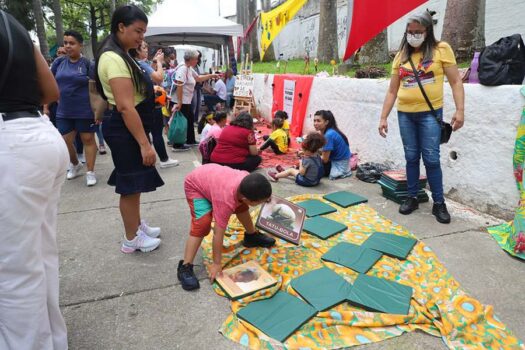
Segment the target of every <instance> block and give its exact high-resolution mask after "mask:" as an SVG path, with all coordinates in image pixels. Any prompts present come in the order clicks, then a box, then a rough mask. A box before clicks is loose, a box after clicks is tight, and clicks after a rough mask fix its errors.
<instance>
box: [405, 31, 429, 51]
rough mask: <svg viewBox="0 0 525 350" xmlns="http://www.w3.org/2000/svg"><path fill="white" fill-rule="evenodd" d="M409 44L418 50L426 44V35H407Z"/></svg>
mask: <svg viewBox="0 0 525 350" xmlns="http://www.w3.org/2000/svg"><path fill="white" fill-rule="evenodd" d="M407 42H408V45H410V46H412V47H414V48H418V47H420V46H421V45H423V43H424V42H425V34H424V33H421V34H409V33H407Z"/></svg>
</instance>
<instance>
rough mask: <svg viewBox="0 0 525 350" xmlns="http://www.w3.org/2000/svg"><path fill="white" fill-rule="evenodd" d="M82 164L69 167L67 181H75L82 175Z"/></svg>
mask: <svg viewBox="0 0 525 350" xmlns="http://www.w3.org/2000/svg"><path fill="white" fill-rule="evenodd" d="M82 167H83V165H82V162H78V164H77V165H73V164H71V166H70V167H69V170H68V171H67V176H66V177H67V179H68V180H72V179H74V178H75V177H78V176H79V175H80V172H81V171H82Z"/></svg>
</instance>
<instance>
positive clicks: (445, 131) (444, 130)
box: [408, 58, 452, 143]
mask: <svg viewBox="0 0 525 350" xmlns="http://www.w3.org/2000/svg"><path fill="white" fill-rule="evenodd" d="M408 61H409V62H410V65H411V66H412V71H413V72H414V78H416V81H417V85H419V89H420V90H421V93H422V94H423V97H424V98H425V101H426V102H427V104H428V106H429V107H430V110H431V112H432V115H433V116H434V118H436V120H437V122H438V124H439V126H440V127H441V142H440V143H447V142H448V140H450V136H451V135H452V125H450V123H446V122H444V121H443V120H442V119H440V118H439V117H438V115H437V113H436V110H435V109H434V106H432V103H431V102H430V100H429V98H428V96H427V93H426V92H425V89H424V88H423V84H421V80H420V79H419V75H418V74H417V69H416V66H414V62H412V58H409V59H408Z"/></svg>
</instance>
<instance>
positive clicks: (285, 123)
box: [283, 119, 290, 137]
mask: <svg viewBox="0 0 525 350" xmlns="http://www.w3.org/2000/svg"><path fill="white" fill-rule="evenodd" d="M283 130H284V131H285V132H286V136H288V137H290V123H289V122H288V119H285V120H283Z"/></svg>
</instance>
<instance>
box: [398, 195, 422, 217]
mask: <svg viewBox="0 0 525 350" xmlns="http://www.w3.org/2000/svg"><path fill="white" fill-rule="evenodd" d="M417 208H419V202H418V200H417V198H415V197H408V198H407V199H406V200H405V201H404V202H403V204H401V206H400V207H399V212H400V213H401V214H403V215H408V214H410V213H411V212H413V211H414V210H416V209H417Z"/></svg>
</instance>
